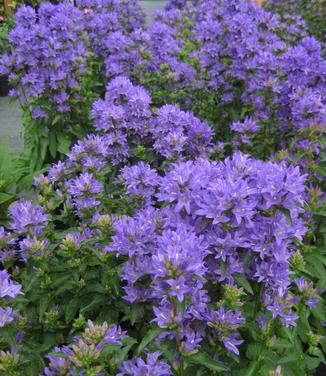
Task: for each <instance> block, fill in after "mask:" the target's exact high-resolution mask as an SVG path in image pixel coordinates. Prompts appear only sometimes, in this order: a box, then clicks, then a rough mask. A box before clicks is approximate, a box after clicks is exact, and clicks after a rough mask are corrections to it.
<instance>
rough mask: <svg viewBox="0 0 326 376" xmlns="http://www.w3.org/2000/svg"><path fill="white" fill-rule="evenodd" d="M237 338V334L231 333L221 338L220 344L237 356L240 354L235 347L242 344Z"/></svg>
mask: <svg viewBox="0 0 326 376" xmlns="http://www.w3.org/2000/svg"><path fill="white" fill-rule="evenodd" d="M238 338H239V336H238V334H236V333H233V334H230V335H228V336H226V337H222V342H223V345H224V346H225V348H226V349H227V350H229V351H231V352H233V353H234V354H236V355H238V356H239V355H240V352H239V350H238V347H237V346H239V345H241V343H243V342H244V341H243V340H239V339H238Z"/></svg>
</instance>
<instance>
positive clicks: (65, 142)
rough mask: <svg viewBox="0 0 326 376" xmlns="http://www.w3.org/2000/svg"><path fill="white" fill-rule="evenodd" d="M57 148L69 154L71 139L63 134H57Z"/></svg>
mask: <svg viewBox="0 0 326 376" xmlns="http://www.w3.org/2000/svg"><path fill="white" fill-rule="evenodd" d="M57 142H58V146H57V150H58V151H59V152H60V153H62V154H67V153H68V152H69V148H70V143H71V142H70V139H69V138H67V137H66V136H65V135H63V134H57Z"/></svg>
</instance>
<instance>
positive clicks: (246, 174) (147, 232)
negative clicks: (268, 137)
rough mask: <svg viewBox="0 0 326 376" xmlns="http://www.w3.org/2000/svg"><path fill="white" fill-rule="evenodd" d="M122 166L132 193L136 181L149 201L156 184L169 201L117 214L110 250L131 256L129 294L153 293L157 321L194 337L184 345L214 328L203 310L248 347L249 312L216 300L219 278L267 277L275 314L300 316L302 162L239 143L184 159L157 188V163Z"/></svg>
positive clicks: (231, 344)
mask: <svg viewBox="0 0 326 376" xmlns="http://www.w3.org/2000/svg"><path fill="white" fill-rule="evenodd" d="M138 171H142V172H143V174H142V175H139V174H138ZM122 176H123V178H124V179H125V180H126V181H127V183H126V186H127V189H128V190H129V192H130V194H131V195H135V190H136V195H137V196H145V194H146V195H147V196H146V199H147V201H148V200H149V197H148V195H149V194H151V195H152V198H151V202H154V201H155V199H156V200H157V201H158V202H160V203H163V204H164V205H163V209H160V210H157V209H154V208H153V207H151V206H147V207H146V208H145V209H142V210H140V211H139V212H138V213H137V214H136V215H135V216H134V217H132V218H130V217H124V218H122V219H120V220H118V221H117V222H115V223H114V229H115V230H116V235H114V236H113V238H112V240H113V243H112V245H110V246H109V247H107V248H106V251H107V252H112V251H115V252H117V254H118V255H124V256H128V257H129V259H130V261H128V262H127V264H126V266H125V270H124V273H123V275H122V278H123V279H124V280H125V281H126V283H127V285H126V287H125V293H126V296H125V299H126V300H128V301H129V302H130V303H132V304H134V303H135V302H147V301H153V302H154V307H153V313H154V319H153V322H155V323H156V324H157V325H158V326H159V327H161V328H165V329H167V330H169V331H171V333H170V334H169V337H168V338H169V339H172V338H173V335H175V336H177V337H180V338H179V340H180V341H181V339H182V338H183V337H184V338H185V339H184V340H185V343H184V344H183V345H182V346H181V345H180V343H179V344H178V346H179V351H180V349H181V348H182V350H184V349H187V350H184V351H186V352H190V351H193V350H195V349H197V348H198V345H199V343H200V342H201V340H202V337H203V336H204V332H203V327H202V325H199V324H198V320H199V321H202V324H204V323H205V322H206V323H207V324H206V325H207V328H206V330H209V329H210V328H213V329H214V328H215V334H216V335H218V338H219V339H220V340H221V341H222V343H223V344H224V346H225V347H226V348H227V349H228V350H230V351H233V352H234V353H236V354H239V352H238V350H237V345H239V344H240V343H241V342H242V341H241V340H240V339H239V337H238V335H237V334H236V333H235V332H234V330H235V329H236V328H238V327H239V326H240V325H241V324H243V323H244V319H243V318H242V317H241V313H240V312H235V313H234V312H232V311H231V310H230V311H226V312H224V308H220V309H219V310H218V311H216V312H215V311H214V310H212V309H210V308H209V302H210V301H211V298H210V296H209V295H208V291H207V290H206V289H205V287H206V286H208V284H209V283H217V282H218V283H222V284H231V285H234V284H237V277H238V276H239V275H245V276H246V277H247V278H248V280H250V281H252V282H253V283H256V284H257V286H263V287H264V294H263V296H262V299H263V301H264V304H265V309H267V310H271V311H272V313H273V318H276V317H280V319H281V321H282V323H283V324H284V325H286V326H288V325H295V319H296V318H297V316H295V314H294V313H293V311H292V307H294V306H295V302H294V301H293V299H292V300H291V299H290V300H289V298H288V294H289V291H290V289H291V286H292V282H291V275H292V271H291V257H292V255H293V252H294V249H295V246H294V242H295V240H302V238H303V235H304V234H305V232H306V229H305V226H304V222H303V220H302V219H300V216H301V213H302V209H300V206H301V205H302V204H303V193H304V190H305V187H304V177H302V176H300V173H299V170H298V168H292V167H290V168H286V167H285V166H282V165H278V164H275V163H263V162H261V161H256V160H253V159H250V158H248V157H246V156H244V155H242V154H241V153H237V154H235V155H234V156H233V158H232V159H227V160H226V161H225V162H224V163H210V162H208V161H207V160H203V159H199V160H197V161H196V162H192V161H189V162H181V163H179V164H175V165H173V166H172V168H171V170H170V171H168V172H167V173H166V175H165V176H164V177H162V178H161V179H159V180H157V186H156V189H155V187H154V185H153V180H152V179H151V178H150V177H153V176H155V171H153V170H151V169H150V168H149V166H147V168H145V166H144V165H143V164H142V165H140V166H139V167H138V166H133V167H125V168H124V170H123V173H122ZM141 178H143V179H141ZM155 192H156V193H155ZM287 213H288V215H287ZM250 255H252V256H250ZM285 302H286V303H285ZM291 302H292V303H291ZM280 304H282V307H283V308H282V310H281V309H280ZM175 327H177V328H178V332H177V334H175V333H173V328H175ZM199 328H201V329H199ZM194 338H196V340H193V339H194ZM175 339H176V338H175ZM182 341H183V340H182ZM188 341H191V343H192V345H191V343H190V342H189V343H188ZM177 342H178V341H177Z"/></svg>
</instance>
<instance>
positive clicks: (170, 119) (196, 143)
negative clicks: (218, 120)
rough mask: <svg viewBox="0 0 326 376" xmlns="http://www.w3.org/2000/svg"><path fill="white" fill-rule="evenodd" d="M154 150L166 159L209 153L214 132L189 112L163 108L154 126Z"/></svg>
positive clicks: (175, 108) (172, 107)
mask: <svg viewBox="0 0 326 376" xmlns="http://www.w3.org/2000/svg"><path fill="white" fill-rule="evenodd" d="M151 133H152V135H153V139H154V141H155V142H154V146H153V147H154V149H155V150H156V151H157V152H158V153H160V154H162V155H163V156H164V157H166V158H173V157H174V156H176V155H179V154H182V152H183V151H185V152H188V153H189V154H190V155H191V156H192V157H195V156H197V155H203V156H204V155H205V154H206V153H209V147H210V145H211V139H212V135H213V132H212V130H211V129H210V127H209V126H208V125H207V124H206V123H204V122H201V121H200V120H199V119H198V118H196V117H195V116H194V115H192V114H191V113H189V112H184V111H181V110H180V109H179V108H178V107H176V106H172V105H165V106H163V107H161V108H160V109H159V110H158V111H157V113H156V117H155V119H154V122H153V124H152V129H151Z"/></svg>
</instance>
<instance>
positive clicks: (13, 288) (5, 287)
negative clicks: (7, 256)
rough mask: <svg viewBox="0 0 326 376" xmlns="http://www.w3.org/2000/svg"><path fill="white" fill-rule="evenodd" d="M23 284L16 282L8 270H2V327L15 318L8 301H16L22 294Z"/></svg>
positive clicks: (0, 319) (0, 296)
mask: <svg viewBox="0 0 326 376" xmlns="http://www.w3.org/2000/svg"><path fill="white" fill-rule="evenodd" d="M21 289H22V286H21V285H20V284H18V283H16V282H15V281H14V280H13V279H12V278H11V276H10V274H9V273H8V272H7V270H5V269H4V270H1V271H0V300H1V302H0V328H2V327H4V326H5V325H6V324H7V323H10V322H13V321H14V319H15V312H14V310H13V309H12V308H11V307H10V306H8V303H10V302H12V301H14V299H15V298H16V297H17V295H19V294H22V291H21Z"/></svg>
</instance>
